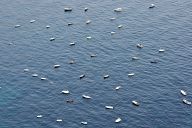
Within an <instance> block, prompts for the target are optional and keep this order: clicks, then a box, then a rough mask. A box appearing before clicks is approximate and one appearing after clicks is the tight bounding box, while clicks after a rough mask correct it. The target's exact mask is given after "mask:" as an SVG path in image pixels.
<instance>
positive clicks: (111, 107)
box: [105, 106, 113, 109]
mask: <svg viewBox="0 0 192 128" xmlns="http://www.w3.org/2000/svg"><path fill="white" fill-rule="evenodd" d="M105 108H106V109H113V106H105Z"/></svg>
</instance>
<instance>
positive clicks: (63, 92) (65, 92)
mask: <svg viewBox="0 0 192 128" xmlns="http://www.w3.org/2000/svg"><path fill="white" fill-rule="evenodd" d="M61 93H62V94H70V92H69V90H63V91H61Z"/></svg>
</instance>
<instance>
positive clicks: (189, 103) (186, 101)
mask: <svg viewBox="0 0 192 128" xmlns="http://www.w3.org/2000/svg"><path fill="white" fill-rule="evenodd" d="M183 103H184V104H187V105H191V102H190V101H188V100H186V99H183Z"/></svg>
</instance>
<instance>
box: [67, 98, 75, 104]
mask: <svg viewBox="0 0 192 128" xmlns="http://www.w3.org/2000/svg"><path fill="white" fill-rule="evenodd" d="M66 102H67V103H73V102H74V100H72V99H69V100H66Z"/></svg>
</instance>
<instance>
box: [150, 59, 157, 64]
mask: <svg viewBox="0 0 192 128" xmlns="http://www.w3.org/2000/svg"><path fill="white" fill-rule="evenodd" d="M150 62H151V63H153V64H156V63H158V61H157V60H151V61H150Z"/></svg>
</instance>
